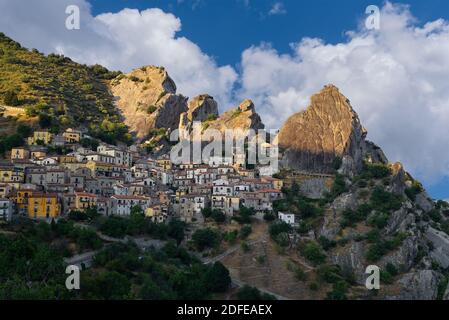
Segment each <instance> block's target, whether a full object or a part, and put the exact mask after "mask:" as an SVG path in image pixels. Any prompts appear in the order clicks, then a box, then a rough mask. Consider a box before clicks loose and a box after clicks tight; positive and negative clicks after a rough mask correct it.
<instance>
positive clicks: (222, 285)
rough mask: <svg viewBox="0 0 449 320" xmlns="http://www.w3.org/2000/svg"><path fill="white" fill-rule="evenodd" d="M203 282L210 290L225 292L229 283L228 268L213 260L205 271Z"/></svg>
mask: <svg viewBox="0 0 449 320" xmlns="http://www.w3.org/2000/svg"><path fill="white" fill-rule="evenodd" d="M205 283H206V284H207V286H208V289H209V290H210V291H212V292H225V291H226V290H227V289H228V288H229V286H230V285H231V277H230V275H229V270H228V269H226V267H225V266H224V265H223V264H222V263H221V262H215V263H214V265H213V266H212V267H210V268H209V270H208V271H207V272H206V275H205Z"/></svg>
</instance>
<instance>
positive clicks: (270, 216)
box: [263, 212, 276, 222]
mask: <svg viewBox="0 0 449 320" xmlns="http://www.w3.org/2000/svg"><path fill="white" fill-rule="evenodd" d="M263 219H264V220H265V221H266V222H271V221H274V220H275V219H276V216H275V215H274V214H272V213H270V212H266V213H264V215H263Z"/></svg>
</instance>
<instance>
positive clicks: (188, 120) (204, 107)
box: [179, 94, 218, 132]
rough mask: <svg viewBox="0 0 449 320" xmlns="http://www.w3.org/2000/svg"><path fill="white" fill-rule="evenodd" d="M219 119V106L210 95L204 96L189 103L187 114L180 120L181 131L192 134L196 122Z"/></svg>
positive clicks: (182, 115)
mask: <svg viewBox="0 0 449 320" xmlns="http://www.w3.org/2000/svg"><path fill="white" fill-rule="evenodd" d="M217 118H218V104H217V102H216V101H215V100H214V98H213V97H211V96H210V95H208V94H202V95H199V96H196V97H194V98H192V99H191V100H190V101H189V107H188V110H187V112H183V113H182V114H181V115H180V119H179V129H180V130H186V131H187V132H190V131H191V130H192V129H193V123H194V122H204V121H213V120H215V119H217Z"/></svg>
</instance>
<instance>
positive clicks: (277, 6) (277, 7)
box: [268, 2, 287, 16]
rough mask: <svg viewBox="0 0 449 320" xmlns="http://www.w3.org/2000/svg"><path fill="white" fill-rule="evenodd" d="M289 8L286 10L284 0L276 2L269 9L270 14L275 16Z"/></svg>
mask: <svg viewBox="0 0 449 320" xmlns="http://www.w3.org/2000/svg"><path fill="white" fill-rule="evenodd" d="M286 13H287V10H285V7H284V4H283V3H282V2H275V3H274V4H273V6H272V7H271V9H270V11H268V15H270V16H275V15H280V14H286Z"/></svg>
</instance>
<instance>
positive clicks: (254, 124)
mask: <svg viewBox="0 0 449 320" xmlns="http://www.w3.org/2000/svg"><path fill="white" fill-rule="evenodd" d="M204 127H205V128H211V129H217V130H219V131H221V132H224V131H225V130H226V129H241V130H247V129H254V130H259V129H264V128H265V125H264V124H263V123H262V119H261V118H260V116H259V114H258V113H257V112H256V108H255V107H254V103H253V102H252V101H251V100H249V99H246V100H244V101H243V102H242V103H240V105H239V106H238V107H237V108H233V109H231V110H228V111H226V112H225V113H223V114H221V115H220V117H218V119H216V120H213V121H207V122H206V124H205V126H204Z"/></svg>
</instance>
